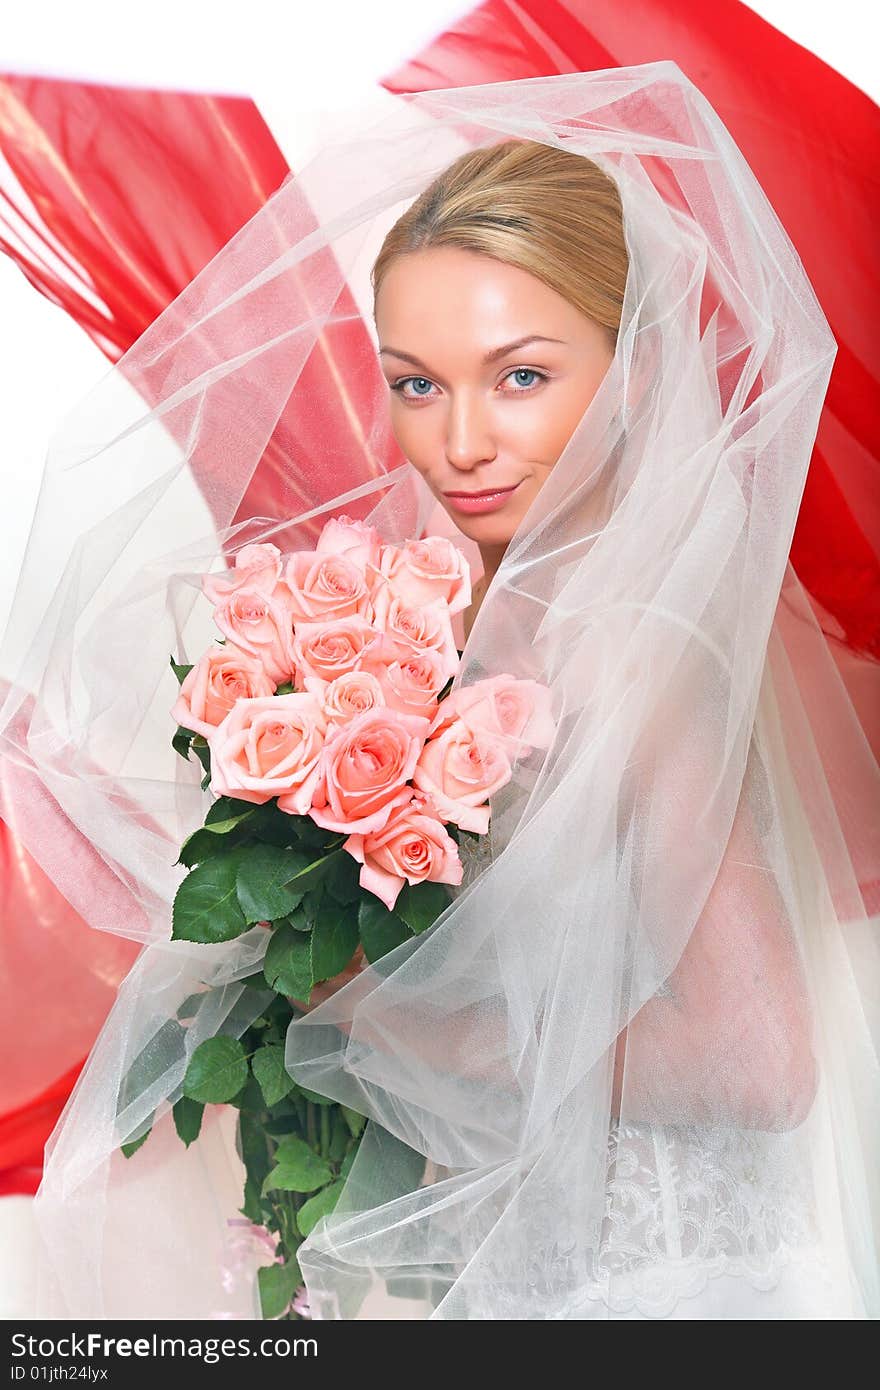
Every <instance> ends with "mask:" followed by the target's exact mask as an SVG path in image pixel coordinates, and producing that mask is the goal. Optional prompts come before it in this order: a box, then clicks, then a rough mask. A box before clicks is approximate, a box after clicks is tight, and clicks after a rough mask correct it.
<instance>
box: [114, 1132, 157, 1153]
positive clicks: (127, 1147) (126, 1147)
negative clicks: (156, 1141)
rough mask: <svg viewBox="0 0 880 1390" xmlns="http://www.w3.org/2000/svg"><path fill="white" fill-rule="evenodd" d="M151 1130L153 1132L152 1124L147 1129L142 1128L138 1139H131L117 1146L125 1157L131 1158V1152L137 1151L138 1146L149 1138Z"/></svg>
mask: <svg viewBox="0 0 880 1390" xmlns="http://www.w3.org/2000/svg"><path fill="white" fill-rule="evenodd" d="M152 1132H153V1126H152V1125H150V1128H149V1129H145V1130H144V1132H143V1134H142V1135H141V1137H140V1139H132V1141H131V1143H130V1144H120V1145H119V1147H120V1148H121V1150H122V1152H123V1153H124V1154H125V1157H126V1158H131V1156H132V1154H134V1153H137V1151H138V1149H139V1148H140V1146H141V1144H145V1143H146V1142H147V1140H148V1139H149V1137H150V1135H151V1134H152Z"/></svg>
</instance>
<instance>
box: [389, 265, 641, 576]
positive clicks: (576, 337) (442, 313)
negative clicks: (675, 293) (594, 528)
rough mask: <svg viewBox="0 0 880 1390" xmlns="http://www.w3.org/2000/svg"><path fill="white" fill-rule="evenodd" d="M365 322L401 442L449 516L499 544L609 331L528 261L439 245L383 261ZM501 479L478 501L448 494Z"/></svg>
mask: <svg viewBox="0 0 880 1390" xmlns="http://www.w3.org/2000/svg"><path fill="white" fill-rule="evenodd" d="M376 328H377V330H378V334H379V347H380V361H381V364H382V370H383V372H384V374H385V378H386V380H387V382H388V384H389V387H390V388H391V424H392V428H393V430H394V434H395V437H396V439H397V441H398V443H399V445H400V447H401V449H402V450H403V452H404V454H405V455H406V457H407V458H408V459H409V461H410V462H411V463H412V464H413V466H414V467H415V468H417V469H418V471H419V472H420V473H421V474H422V477H423V478H424V479H425V481H426V483H427V484H428V486H429V487H430V489H431V491H432V492H433V493H434V495H435V497H437V498H438V499H439V501H440V502H441V503H442V504H443V506H444V507H445V508H446V510H447V511H448V512H449V515H450V516H451V517H452V519H453V521H454V522H455V524H456V526H458V527H459V529H460V530H461V531H463V532H464V534H465V535H467V536H469V537H471V538H472V539H473V540H474V541H476V542H477V544H478V545H479V546H480V548H481V549H482V550H483V551H484V553H487V552H491V551H492V550H493V549H494V548H496V547H497V548H499V549H500V550H501V551H502V552H503V549H504V547H506V545H507V544H508V542H509V541H510V538H511V536H512V535H513V533H514V531H515V530H516V528H517V526H518V525H519V522H520V520H521V519H522V517H523V516H524V515H525V513H526V511H527V510H528V508H529V506H530V505H531V503H532V501H533V499H534V498H535V496H536V495H537V493H538V491H539V489H540V488H541V486H542V484H543V483H544V481H545V480H546V478H547V477H548V475H549V473H550V470H551V468H552V467H553V465H554V464H555V463H556V460H557V459H558V458H559V455H560V454H561V453H562V451H563V449H564V448H565V445H566V444H567V443H568V441H569V439H570V438H571V435H572V434H573V432H574V429H575V426H576V425H577V423H578V421H579V420H580V418H581V416H582V415H583V413H584V410H585V409H586V407H587V406H588V404H589V403H590V401H591V400H592V398H593V396H594V395H595V393H596V391H597V389H598V387H599V384H600V382H601V381H602V378H603V376H604V375H605V373H606V371H607V370H608V367H609V366H610V364H611V362H612V360H613V357H614V351H613V348H612V346H611V343H610V341H609V338H608V335H607V334H606V332H605V330H604V329H603V328H600V327H599V325H598V324H596V323H594V322H593V320H592V319H589V318H587V316H586V315H585V314H582V313H581V312H580V310H578V309H576V308H575V307H574V305H573V304H570V303H569V301H568V300H567V299H564V298H563V297H562V296H561V295H559V294H557V293H556V291H555V290H552V289H550V288H549V286H547V285H545V284H544V282H543V281H542V280H538V279H537V278H536V277H535V276H534V275H530V274H529V272H528V271H525V270H520V269H519V268H518V267H517V266H512V265H507V264H506V263H504V262H502V261H496V260H494V259H492V258H491V257H489V256H483V255H478V254H476V253H475V252H472V251H464V250H461V249H460V248H458V247H446V246H444V247H432V248H430V249H428V250H424V251H416V252H411V253H408V254H406V255H402V256H399V257H397V258H396V259H395V260H394V261H392V263H391V265H390V267H389V268H388V270H387V271H386V273H385V276H384V277H383V280H382V284H381V287H380V289H379V292H378V294H377V296H376ZM524 339H531V340H532V341H529V342H523V341H522V340H524ZM511 487H515V490H514V491H512V492H508V493H507V494H506V495H503V496H502V497H501V499H500V500H499V501H498V503H497V505H494V506H493V507H492V510H488V511H480V512H474V511H467V510H463V509H462V508H461V507H459V506H458V505H457V503H456V500H455V499H454V498H453V497H450V496H448V495H447V494H448V493H450V492H463V493H476V492H486V491H488V490H490V489H493V488H497V489H504V488H511Z"/></svg>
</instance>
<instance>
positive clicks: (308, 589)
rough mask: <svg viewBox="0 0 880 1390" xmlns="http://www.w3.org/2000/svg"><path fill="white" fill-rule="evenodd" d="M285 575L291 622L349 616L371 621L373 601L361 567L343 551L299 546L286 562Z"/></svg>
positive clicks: (324, 621)
mask: <svg viewBox="0 0 880 1390" xmlns="http://www.w3.org/2000/svg"><path fill="white" fill-rule="evenodd" d="M284 579H285V583H286V584H287V589H288V592H289V593H290V611H291V613H292V615H293V622H294V625H296V624H297V623H314V622H322V623H327V622H331V621H333V619H335V618H350V617H352V616H357V617H359V618H364V619H365V620H366V621H367V622H371V621H372V618H373V603H372V600H371V598H370V591H369V588H368V586H367V582H366V580H365V579H364V575H363V571H362V570H360V569H359V568H358V566H357V565H356V564H355V563H354V562H353V561H352V560H349V559H348V557H347V556H345V555H332V554H328V555H319V554H317V553H316V552H315V551H314V550H298V551H296V553H295V554H293V555H291V557H290V559H289V560H288V562H287V567H286V569H285V571H284Z"/></svg>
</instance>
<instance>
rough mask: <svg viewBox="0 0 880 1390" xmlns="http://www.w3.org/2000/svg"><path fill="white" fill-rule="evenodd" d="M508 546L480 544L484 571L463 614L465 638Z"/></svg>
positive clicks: (465, 638) (468, 634)
mask: <svg viewBox="0 0 880 1390" xmlns="http://www.w3.org/2000/svg"><path fill="white" fill-rule="evenodd" d="M506 549H507V547H506V546H492V547H488V546H487V547H485V548H484V547H483V546H480V556H481V558H482V561H483V573H482V575H481V576H480V578H479V579H478V580H477V582H476V583H475V584H474V586H473V591H472V594H471V605H470V607H469V608H466V609H465V611H464V615H463V624H464V640H465V641H467V639H468V637H469V636H470V632H471V628H472V627H473V625H474V622H475V621H476V617H477V613H478V612H479V611H480V604H481V603H482V602H483V598H484V596H485V593H486V590H487V589H488V587H489V585H490V584H491V583H492V580H493V579H494V578H495V575H496V573H497V571H498V566H499V565H500V564H501V561H502V560H503V559H504V552H505V550H506Z"/></svg>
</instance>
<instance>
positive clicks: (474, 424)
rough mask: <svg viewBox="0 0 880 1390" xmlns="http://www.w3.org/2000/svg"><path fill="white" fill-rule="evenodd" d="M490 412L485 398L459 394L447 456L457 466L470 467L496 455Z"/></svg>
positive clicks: (449, 426)
mask: <svg viewBox="0 0 880 1390" xmlns="http://www.w3.org/2000/svg"><path fill="white" fill-rule="evenodd" d="M496 452H497V446H496V444H495V440H494V439H493V436H492V430H491V427H490V420H489V415H488V412H487V410H486V408H485V406H484V405H483V404H482V403H481V401H480V400H479V399H478V398H477V397H476V396H474V395H470V394H468V393H464V394H461V395H459V396H457V397H456V398H455V399H454V400H453V402H452V404H451V406H450V408H449V416H448V421H447V427H446V457H447V459H448V461H449V462H450V463H451V464H452V466H453V467H454V468H462V469H470V468H475V467H476V466H477V464H479V463H482V462H483V461H484V460H491V459H493V458H494V457H495V455H496Z"/></svg>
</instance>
